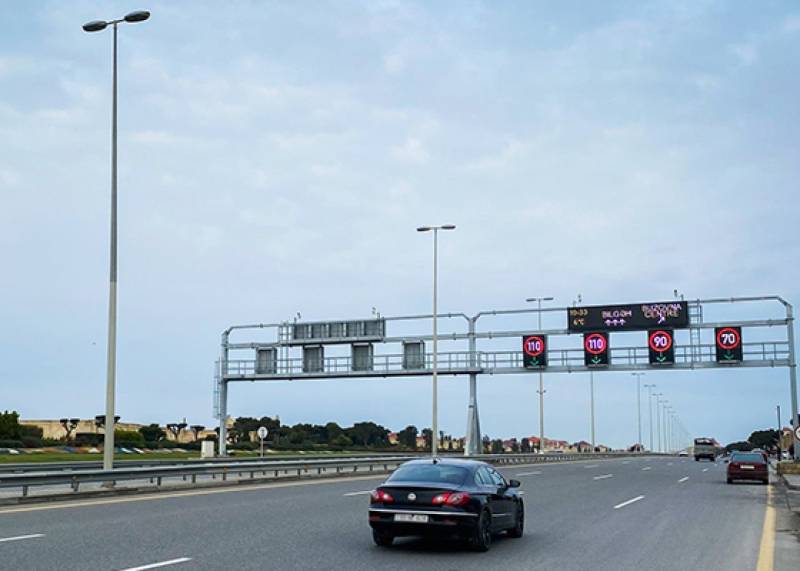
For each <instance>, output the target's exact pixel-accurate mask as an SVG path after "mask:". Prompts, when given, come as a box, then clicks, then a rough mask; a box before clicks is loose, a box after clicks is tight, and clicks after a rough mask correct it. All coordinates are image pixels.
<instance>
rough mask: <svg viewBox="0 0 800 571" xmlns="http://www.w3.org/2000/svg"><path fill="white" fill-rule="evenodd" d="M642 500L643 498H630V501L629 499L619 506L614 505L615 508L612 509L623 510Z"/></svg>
mask: <svg viewBox="0 0 800 571" xmlns="http://www.w3.org/2000/svg"><path fill="white" fill-rule="evenodd" d="M643 499H644V496H636V497H635V498H631V499H629V500H628V501H625V502H622V503H621V504H617V505H615V506H614V509H615V510H618V509H620V508H624V507H625V506H629V505H631V504H633V503H636V502H638V501H639V500H643Z"/></svg>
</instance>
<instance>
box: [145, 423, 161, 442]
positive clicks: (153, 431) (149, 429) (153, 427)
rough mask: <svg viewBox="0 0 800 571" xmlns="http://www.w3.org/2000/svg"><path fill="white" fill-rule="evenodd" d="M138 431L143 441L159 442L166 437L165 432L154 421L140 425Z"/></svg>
mask: <svg viewBox="0 0 800 571" xmlns="http://www.w3.org/2000/svg"><path fill="white" fill-rule="evenodd" d="M139 433H140V434H141V435H142V437H143V438H144V440H145V442H161V441H162V440H164V439H165V438H166V437H167V433H166V432H164V431H163V430H162V429H161V427H160V426H159V425H157V424H155V423H154V424H150V425H149V426H143V427H141V428H140V429H139Z"/></svg>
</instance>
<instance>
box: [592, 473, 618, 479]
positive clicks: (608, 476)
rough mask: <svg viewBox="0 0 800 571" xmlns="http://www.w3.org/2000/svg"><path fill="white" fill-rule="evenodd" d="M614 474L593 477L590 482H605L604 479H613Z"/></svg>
mask: <svg viewBox="0 0 800 571" xmlns="http://www.w3.org/2000/svg"><path fill="white" fill-rule="evenodd" d="M613 477H614V474H603V475H602V476H595V477H594V478H592V480H605V479H606V478H613Z"/></svg>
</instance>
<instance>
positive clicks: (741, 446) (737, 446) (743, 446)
mask: <svg viewBox="0 0 800 571" xmlns="http://www.w3.org/2000/svg"><path fill="white" fill-rule="evenodd" d="M752 449H753V445H752V444H750V443H749V442H731V443H730V444H728V445H727V446H726V447H725V451H726V452H730V451H731V450H741V451H742V452H747V451H749V450H752Z"/></svg>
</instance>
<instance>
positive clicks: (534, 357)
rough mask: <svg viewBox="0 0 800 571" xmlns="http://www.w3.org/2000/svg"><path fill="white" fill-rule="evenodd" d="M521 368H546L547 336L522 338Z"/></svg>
mask: <svg viewBox="0 0 800 571" xmlns="http://www.w3.org/2000/svg"><path fill="white" fill-rule="evenodd" d="M522 366H523V367H525V368H526V369H544V368H545V367H546V366H547V335H526V336H524V337H523V338H522Z"/></svg>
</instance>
